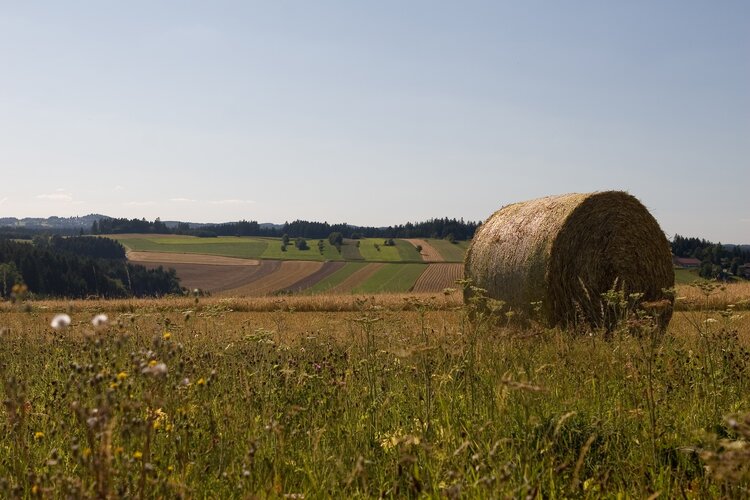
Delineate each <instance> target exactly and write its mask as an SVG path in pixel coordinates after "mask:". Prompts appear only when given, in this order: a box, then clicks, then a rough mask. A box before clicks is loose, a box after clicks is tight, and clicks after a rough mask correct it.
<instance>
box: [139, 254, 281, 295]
mask: <svg viewBox="0 0 750 500" xmlns="http://www.w3.org/2000/svg"><path fill="white" fill-rule="evenodd" d="M138 264H141V265H143V266H145V267H147V268H149V269H153V268H156V267H159V266H161V267H164V268H172V269H174V270H175V271H177V277H178V278H180V284H181V285H182V286H184V287H185V288H188V289H190V290H193V289H195V288H199V289H201V290H204V291H206V292H211V293H217V292H222V291H224V290H231V289H235V288H238V287H241V286H244V285H247V284H248V283H251V282H253V281H255V280H258V279H260V278H262V277H263V276H266V275H268V274H271V273H272V272H273V271H275V270H276V269H278V267H279V262H278V261H272V260H268V261H263V262H262V263H260V262H259V263H258V264H257V265H250V266H248V265H242V266H237V265H227V264H187V263H182V262H177V263H176V262H138Z"/></svg>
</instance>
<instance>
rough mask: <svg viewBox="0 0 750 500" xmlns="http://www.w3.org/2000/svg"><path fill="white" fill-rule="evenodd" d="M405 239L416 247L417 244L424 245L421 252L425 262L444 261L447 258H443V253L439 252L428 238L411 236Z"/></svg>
mask: <svg viewBox="0 0 750 500" xmlns="http://www.w3.org/2000/svg"><path fill="white" fill-rule="evenodd" d="M404 241H408V242H409V243H411V244H412V245H414V247H415V248H416V247H417V245H419V246H421V247H422V251H421V252H420V254H421V255H422V260H423V261H425V262H443V261H444V260H445V259H444V258H443V256H442V254H441V253H440V252H438V250H437V249H436V248H435V247H433V246H432V245H431V244H430V243H429V242H428V241H427V240H420V239H417V238H409V239H405V240H404Z"/></svg>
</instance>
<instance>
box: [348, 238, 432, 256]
mask: <svg viewBox="0 0 750 500" xmlns="http://www.w3.org/2000/svg"><path fill="white" fill-rule="evenodd" d="M393 241H394V243H395V245H394V246H385V245H384V244H383V242H384V240H383V239H382V238H363V239H361V240H359V242H360V243H359V253H360V254H361V255H362V257H363V258H364V259H365V260H367V261H371V262H401V261H413V262H419V261H421V260H422V257H421V256H420V255H419V253H418V252H417V250H416V248H414V245H412V244H411V243H409V242H408V241H404V240H399V239H396V240H393ZM375 245H378V247H379V248H380V250H378V247H376V246H375Z"/></svg>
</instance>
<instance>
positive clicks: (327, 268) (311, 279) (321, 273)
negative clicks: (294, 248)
mask: <svg viewBox="0 0 750 500" xmlns="http://www.w3.org/2000/svg"><path fill="white" fill-rule="evenodd" d="M345 265H346V262H340V261H339V262H325V263H323V267H321V268H320V269H318V270H317V271H315V272H314V273H312V274H310V275H308V276H306V277H304V278H302V279H301V280H299V281H298V282H296V283H294V284H293V285H291V286H288V287H287V288H285V289H284V291H285V292H291V293H297V292H301V291H302V290H305V289H307V288H310V287H311V286H313V285H315V284H316V283H317V282H318V281H320V280H322V279H323V278H326V277H328V276H330V275H331V274H333V273H335V272H336V271H338V270H339V269H341V268H342V267H344V266H345Z"/></svg>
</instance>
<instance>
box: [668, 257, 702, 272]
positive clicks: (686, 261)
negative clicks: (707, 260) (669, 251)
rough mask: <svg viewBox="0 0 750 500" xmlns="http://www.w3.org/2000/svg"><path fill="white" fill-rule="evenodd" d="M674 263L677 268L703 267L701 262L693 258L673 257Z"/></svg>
mask: <svg viewBox="0 0 750 500" xmlns="http://www.w3.org/2000/svg"><path fill="white" fill-rule="evenodd" d="M672 262H673V263H674V265H675V267H682V268H685V269H694V268H697V267H701V261H700V260H699V259H695V258H693V257H672Z"/></svg>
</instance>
